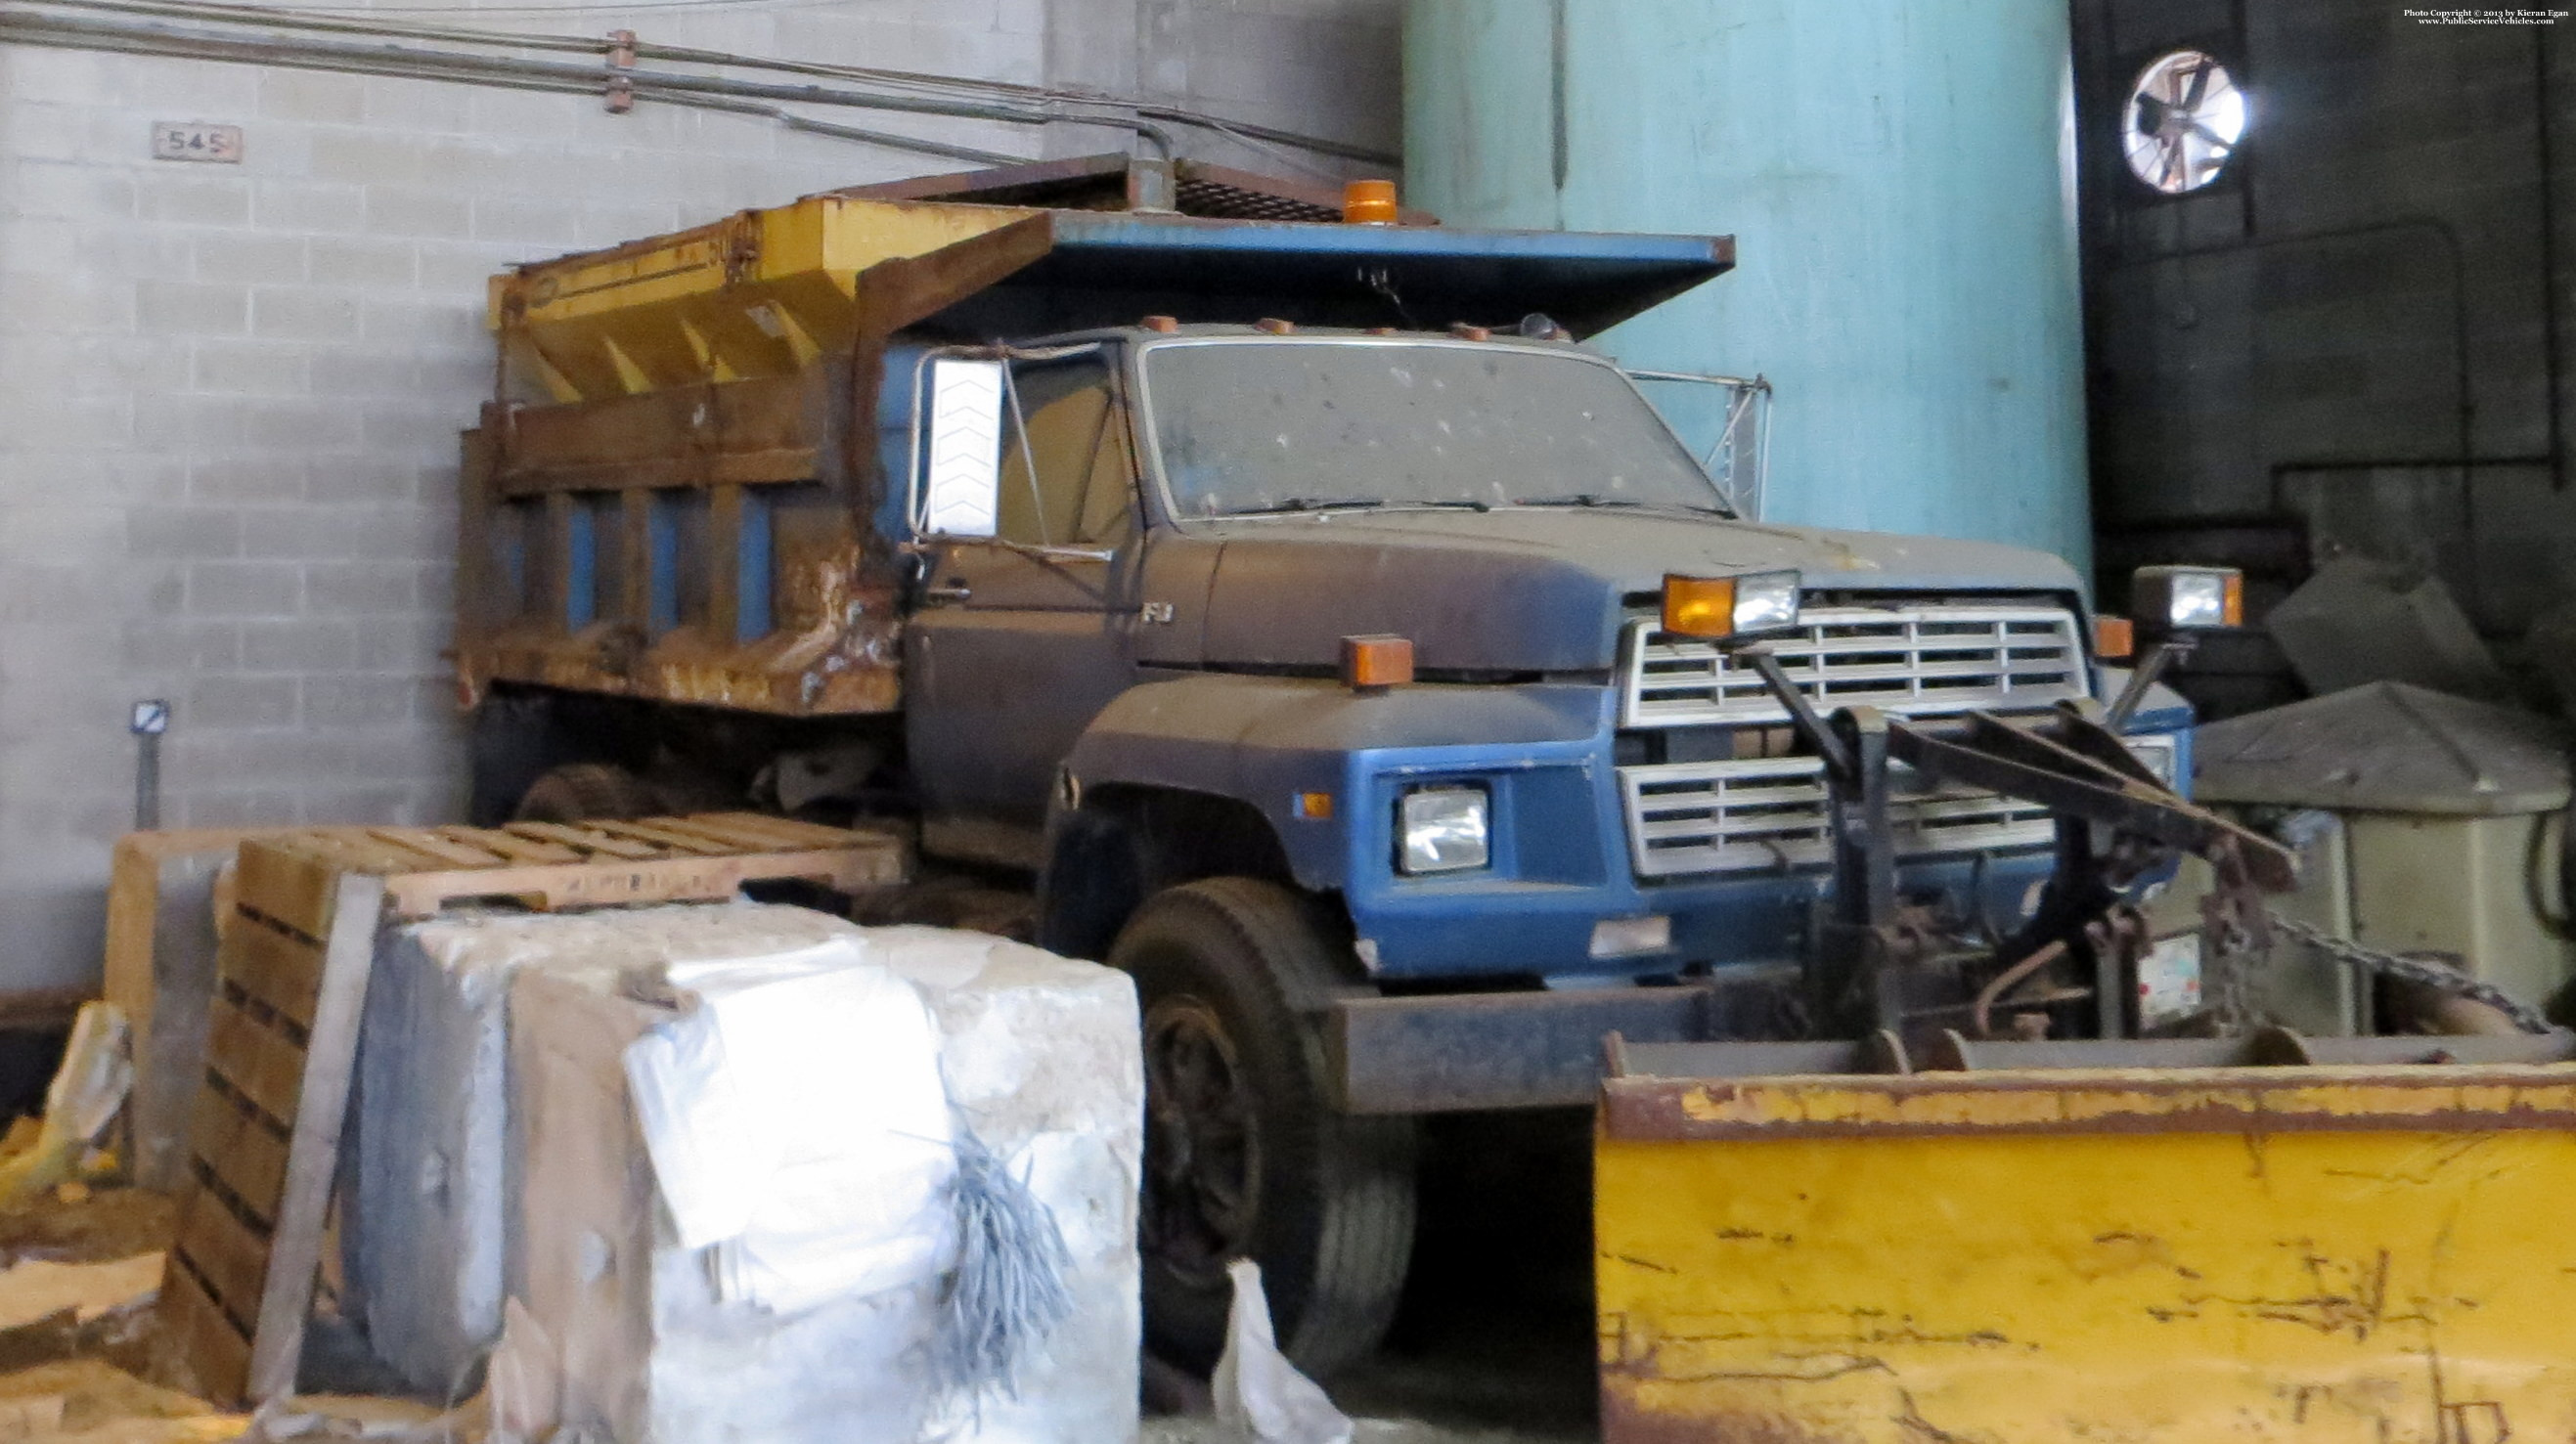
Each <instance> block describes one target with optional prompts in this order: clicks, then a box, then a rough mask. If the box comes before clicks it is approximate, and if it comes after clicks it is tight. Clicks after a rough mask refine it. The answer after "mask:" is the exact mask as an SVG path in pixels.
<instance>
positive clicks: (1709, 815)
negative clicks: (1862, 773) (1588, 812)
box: [1619, 757, 2055, 877]
mask: <svg viewBox="0 0 2576 1444" xmlns="http://www.w3.org/2000/svg"><path fill="white" fill-rule="evenodd" d="M1888 789H1889V796H1888V807H1887V816H1888V822H1889V824H1890V826H1891V828H1892V830H1893V831H1894V833H1895V844H1896V852H1897V855H1898V856H1900V857H1912V856H1924V855H1931V854H1938V853H1948V852H1976V851H1983V850H1989V849H1992V850H2004V849H2018V848H2026V847H2034V846H2039V845H2042V844H2045V843H2047V842H2048V841H2049V839H2050V838H2051V837H2052V836H2053V834H2054V829H2055V824H2054V823H2052V822H2051V821H2050V820H2049V815H2048V809H2047V808H2044V807H2041V806H2038V805H2037V804H2035V803H2026V802H2017V801H2014V800H2013V799H2011V798H2008V797H1998V796H1996V795H1995V794H1994V793H1991V792H1981V791H1978V790H1976V789H1974V788H1969V787H1961V786H1956V785H1950V784H1943V785H1939V786H1926V785H1925V784H1924V782H1923V781H1922V779H1921V778H1920V777H1919V776H1918V775H1916V774H1915V772H1914V771H1913V769H1911V768H1908V767H1905V766H1903V765H1901V764H1894V763H1891V764H1890V765H1889V768H1888ZM1619 791H1620V796H1621V799H1622V801H1623V802H1624V803H1625V804H1626V807H1625V810H1626V812H1627V816H1628V855H1629V857H1630V858H1632V859H1633V860H1634V864H1635V867H1636V870H1637V874H1638V876H1640V877H1674V876H1680V875H1683V874H1687V873H1707V872H1737V871H1743V870H1747V869H1759V868H1781V867H1803V866H1808V865H1812V864H1818V863H1824V862H1828V861H1830V860H1831V859H1832V852H1833V819H1832V815H1831V813H1830V811H1829V803H1828V799H1827V797H1826V791H1825V775H1824V763H1823V762H1821V761H1819V760H1818V759H1816V758H1813V757H1758V758H1749V759H1746V760H1744V761H1740V762H1675V763H1666V764H1663V765H1660V766H1651V767H1622V768H1620V769H1619Z"/></svg>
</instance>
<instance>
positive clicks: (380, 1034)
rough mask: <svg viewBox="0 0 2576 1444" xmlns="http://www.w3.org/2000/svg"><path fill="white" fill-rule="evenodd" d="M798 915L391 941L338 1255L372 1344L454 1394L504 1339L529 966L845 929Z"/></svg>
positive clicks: (606, 973) (679, 910)
mask: <svg viewBox="0 0 2576 1444" xmlns="http://www.w3.org/2000/svg"><path fill="white" fill-rule="evenodd" d="M850 931H851V929H850V927H849V925H848V924H847V923H844V922H842V921H841V920H839V919H837V918H831V917H826V916H824V915H823V914H820V913H815V912H809V911H805V910H802V909H796V908H747V907H664V908H649V909H641V910H637V911H632V912H622V913H592V914H570V915H549V916H530V915H527V914H522V913H493V914H484V915H478V914H463V915H458V916H452V917H446V918H441V919H438V920H435V921H431V922H424V923H416V924H412V925H409V926H406V927H403V928H399V929H397V930H395V931H394V932H393V933H392V934H391V935H390V937H389V938H388V939H387V940H386V941H385V942H384V943H383V944H381V945H380V946H379V949H378V953H377V957H376V960H375V968H374V972H373V973H372V975H371V976H370V977H369V979H368V984H367V1005H366V1014H365V1020H364V1022H363V1024H362V1025H361V1035H360V1044H359V1050H358V1089H357V1096H356V1099H355V1102H354V1105H353V1106H354V1109H355V1117H354V1119H353V1130H352V1131H353V1138H352V1142H351V1148H352V1152H351V1159H352V1163H353V1165H354V1166H353V1167H352V1169H351V1176H350V1188H351V1190H352V1194H353V1202H354V1205H355V1206H354V1208H353V1210H352V1212H351V1214H350V1217H349V1218H348V1219H347V1220H345V1221H344V1226H343V1229H342V1241H343V1244H344V1249H345V1262H346V1265H347V1269H348V1273H349V1277H350V1280H351V1282H352V1284H353V1285H354V1286H355V1292H356V1294H357V1295H358V1299H359V1301H360V1306H361V1311H362V1313H363V1315H364V1319H365V1323H366V1327H367V1334H368V1340H369V1343H370V1344H371V1345H372V1346H373V1348H374V1350H375V1352H376V1354H377V1355H378V1356H379V1357H380V1358H382V1359H383V1360H384V1361H385V1362H386V1363H388V1364H390V1365H391V1366H393V1368H394V1369H395V1370H396V1372H398V1373H400V1374H401V1375H402V1376H403V1378H404V1379H405V1380H406V1381H408V1382H409V1383H410V1384H411V1386H412V1387H413V1388H415V1389H418V1390H420V1391H421V1392H423V1393H425V1394H428V1395H431V1396H433V1397H442V1398H445V1397H454V1396H455V1395H456V1394H457V1393H458V1392H459V1391H460V1390H462V1389H463V1388H464V1387H465V1386H466V1385H467V1384H468V1383H469V1382H470V1379H471V1376H472V1371H473V1368H474V1365H475V1364H476V1363H477V1362H479V1361H480V1360H481V1359H482V1357H483V1354H484V1352H485V1350H487V1349H489V1348H490V1347H491V1345H492V1343H493V1341H494V1340H495V1339H496V1338H497V1337H498V1336H499V1334H500V1331H501V1306H502V1298H503V1296H504V1295H505V1294H506V1293H507V1292H508V1291H509V1288H510V1280H511V1279H512V1277H514V1274H515V1270H514V1267H513V1264H512V1260H511V1246H510V1229H511V1209H510V1204H511V1200H512V1198H513V1197H514V1196H515V1193H516V1186H515V1183H514V1180H513V1179H512V1177H511V1170H512V1167H513V1164H512V1158H513V1150H512V1148H511V1146H510V1130H511V1117H510V1099H509V1087H508V1067H507V1058H508V1052H509V1033H508V999H509V990H510V980H511V978H512V977H513V976H515V975H516V974H517V973H518V972H519V971H520V970H521V969H522V968H529V967H535V968H542V969H545V970H548V971H552V972H557V973H587V974H589V975H591V976H593V977H596V978H602V979H608V978H614V977H616V976H617V975H618V974H619V973H620V972H621V971H623V970H625V969H627V968H631V967H635V966H638V965H646V964H652V963H655V962H680V963H686V962H688V961H691V960H695V959H705V958H727V957H741V956H744V955H745V954H753V955H759V954H778V953H787V952H792V951H794V950H796V949H799V948H803V947H810V946H813V945H816V944H819V943H822V942H824V941H826V940H827V939H832V938H837V937H841V936H844V935H846V934H847V933H848V932H850Z"/></svg>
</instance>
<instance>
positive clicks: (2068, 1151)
mask: <svg viewBox="0 0 2576 1444" xmlns="http://www.w3.org/2000/svg"><path fill="white" fill-rule="evenodd" d="M2467 1041H2468V1040H2431V1039H2415V1040H2396V1039H2387V1040H2355V1042H2356V1043H2372V1044H2388V1045H2398V1046H2405V1047H2411V1048H2414V1049H2415V1050H2417V1051H2418V1052H2421V1051H2423V1050H2424V1049H2426V1048H2428V1047H2430V1046H2432V1045H2434V1044H2436V1043H2452V1042H2460V1043H2465V1042H2467ZM2500 1041H2502V1040H2480V1042H2481V1043H2482V1044H2492V1043H2498V1042H2500ZM1715 1046H1716V1047H1717V1048H1719V1049H1723V1048H1724V1047H1725V1046H1726V1045H1715ZM2042 1046H2050V1045H2042ZM2110 1046H2114V1047H2117V1046H2119V1045H2110ZM2130 1046H2132V1047H2134V1046H2137V1045H2130ZM2199 1046H2201V1047H2204V1048H2206V1047H2208V1046H2209V1045H2199ZM2516 1046H2520V1045H2516ZM2529 1047H2530V1048H2532V1049H2546V1050H2547V1051H2548V1052H2549V1053H2552V1054H2554V1055H2556V1056H2564V1055H2565V1053H2566V1039H2565V1035H2563V1034H2562V1035H2555V1036H2553V1037H2552V1038H2550V1039H2532V1040H2529ZM1632 1051H1634V1052H1637V1053H1648V1052H1654V1053H1662V1054H1667V1055H1671V1056H1669V1057H1668V1058H1665V1059H1661V1060H1657V1061H1656V1062H1655V1064H1654V1066H1653V1069H1652V1071H1648V1072H1645V1073H1643V1074H1640V1073H1637V1072H1635V1071H1631V1073H1630V1075H1629V1076H1625V1077H1615V1076H1614V1077H1613V1078H1612V1079H1611V1080H1610V1081H1608V1082H1607V1083H1606V1084H1605V1085H1604V1095H1603V1111H1602V1126H1601V1131H1600V1141H1599V1153H1598V1159H1597V1173H1596V1177H1595V1190H1596V1219H1597V1222H1596V1228H1597V1234H1598V1244H1599V1300H1600V1349H1601V1381H1602V1406H1603V1415H1604V1420H1603V1423H1604V1437H1605V1440H1607V1441H1609V1444H1664V1441H1678V1440H1695V1441H1732V1440H1748V1441H1761V1444H1823V1441H1853V1444H1967V1441H1978V1444H1987V1441H1995V1444H2001V1441H2023V1440H2028V1441H2042V1440H2049V1441H2055V1440H2097V1441H2120V1444H2163V1441H2175V1444H2181V1441H2203V1440H2208V1441H2219V1440H2227V1441H2261V1440H2284V1441H2288V1440H2296V1441H2301V1444H2330V1441H2331V1444H2343V1441H2351V1444H2500V1441H2503V1440H2506V1439H2509V1438H2510V1439H2521V1440H2565V1439H2569V1438H2571V1437H2576V1229H2571V1228H2570V1227H2569V1222H2570V1218H2571V1214H2576V1131H2571V1130H2576V1066H2569V1065H2565V1064H2466V1065H2464V1064H2458V1063H2436V1064H2430V1065H2412V1066H2387V1065H2380V1066H2350V1067H2268V1068H2267V1067H2214V1068H2071V1069H2059V1068H2048V1069H2011V1068H2007V1069H2004V1070H2002V1071H1993V1072H1952V1073H1928V1074H1913V1075H1906V1076H1889V1077H1876V1076H1852V1077H1759V1078H1740V1079H1728V1078H1723V1077H1711V1076H1699V1077H1693V1076H1689V1075H1690V1073H1691V1072H1692V1068H1691V1065H1690V1063H1689V1060H1688V1054H1689V1053H1690V1046H1689V1045H1684V1046H1680V1047H1674V1048H1669V1049H1658V1050H1648V1049H1637V1050H1632ZM1983 1051H1984V1052H1985V1053H1986V1054H1987V1055H1988V1056H1990V1057H1991V1056H1993V1055H1996V1054H2001V1053H2009V1052H2010V1051H2011V1050H2010V1049H2009V1048H1995V1047H1993V1046H1991V1045H1985V1046H1983ZM2056 1051H2057V1052H2058V1053H2059V1054H2061V1055H2062V1054H2064V1053H2065V1052H2067V1051H2068V1050H2067V1049H2065V1048H2064V1047H2063V1046H2062V1045H2056ZM1614 1052H1615V1050H1614ZM1614 1066H1615V1064H1614Z"/></svg>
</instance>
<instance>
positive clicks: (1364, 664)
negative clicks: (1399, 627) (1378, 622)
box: [1342, 637, 1413, 692]
mask: <svg viewBox="0 0 2576 1444" xmlns="http://www.w3.org/2000/svg"><path fill="white" fill-rule="evenodd" d="M1412 680H1413V639H1412V638H1410V637H1344V638H1342V685H1343V686H1345V687H1348V688H1350V689H1351V690H1352V691H1354V692H1383V691H1385V690H1386V689H1387V688H1389V687H1401V686H1403V685H1405V684H1406V683H1408V682H1410V681H1412Z"/></svg>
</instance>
